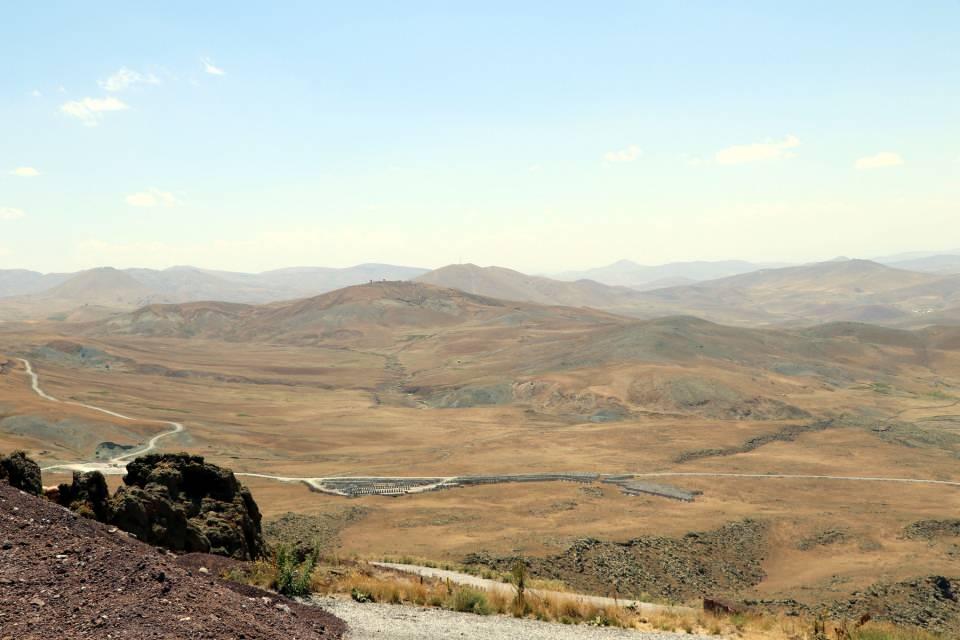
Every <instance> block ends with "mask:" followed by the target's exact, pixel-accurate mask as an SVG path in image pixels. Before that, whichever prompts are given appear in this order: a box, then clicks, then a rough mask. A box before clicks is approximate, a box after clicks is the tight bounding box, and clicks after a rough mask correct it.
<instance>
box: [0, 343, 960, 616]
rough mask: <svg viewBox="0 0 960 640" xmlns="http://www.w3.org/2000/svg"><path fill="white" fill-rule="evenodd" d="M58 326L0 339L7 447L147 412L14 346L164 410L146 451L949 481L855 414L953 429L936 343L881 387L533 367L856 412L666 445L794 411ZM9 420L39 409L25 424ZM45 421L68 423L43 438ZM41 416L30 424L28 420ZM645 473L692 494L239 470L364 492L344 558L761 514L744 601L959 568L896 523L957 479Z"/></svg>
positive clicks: (401, 468) (546, 542) (141, 436)
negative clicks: (680, 382) (499, 399)
mask: <svg viewBox="0 0 960 640" xmlns="http://www.w3.org/2000/svg"><path fill="white" fill-rule="evenodd" d="M59 339H63V338H62V336H57V335H55V334H53V333H50V332H47V331H44V330H40V329H29V330H19V331H8V332H6V333H4V334H2V335H0V343H2V352H0V361H2V360H3V359H4V358H8V359H11V362H12V365H10V366H8V367H7V372H6V373H5V374H4V375H2V376H0V419H2V421H0V426H2V428H0V450H10V449H13V448H24V449H26V450H27V451H28V452H29V453H30V455H31V456H33V457H35V458H37V459H38V460H39V461H40V462H41V464H42V465H50V464H56V463H62V462H76V461H85V460H91V459H93V456H94V454H95V449H96V447H97V445H98V444H99V443H100V442H103V441H111V442H115V443H118V444H121V445H133V444H138V443H140V442H143V441H144V440H145V439H146V438H148V437H149V436H150V435H151V434H153V433H156V432H157V431H158V430H160V429H161V428H162V427H159V426H158V425H156V424H151V423H149V422H139V421H125V420H120V419H116V418H111V417H110V416H106V415H104V414H101V413H97V412H94V411H91V410H89V409H84V408H82V407H78V406H74V405H69V404H63V403H53V402H49V401H47V400H44V399H42V398H40V397H38V396H37V395H36V394H35V393H33V391H32V390H31V387H30V381H29V378H28V377H27V375H26V372H25V370H24V368H23V366H22V365H21V364H20V363H19V361H16V360H12V359H13V358H15V357H18V356H26V357H30V358H31V361H32V362H33V364H34V368H35V370H36V371H37V373H38V374H39V375H40V380H41V384H42V386H43V388H44V390H45V391H46V392H48V393H50V394H51V395H53V396H55V397H57V398H60V399H64V400H75V401H79V402H83V403H89V404H95V405H98V406H102V407H105V408H109V409H111V410H114V411H119V412H121V413H125V414H128V415H132V416H137V417H141V418H144V419H158V420H175V421H179V422H183V423H184V424H185V426H186V431H185V432H184V433H182V434H179V435H176V436H172V437H170V438H168V439H165V440H163V441H161V443H160V445H159V450H161V451H180V450H187V451H190V452H193V453H197V454H201V455H204V456H206V457H207V458H208V459H209V460H211V461H212V462H215V463H217V464H222V465H226V466H229V467H231V468H232V469H234V470H235V471H238V472H254V473H264V474H275V475H281V476H307V477H316V476H333V475H397V476H453V475H469V474H508V473H532V472H543V471H583V472H596V473H636V474H642V473H656V472H672V471H682V472H704V473H743V474H798V475H830V476H882V477H896V478H920V479H937V480H952V481H960V464H958V458H957V455H956V450H955V449H953V448H952V446H953V445H952V444H950V445H949V446H927V445H924V444H922V443H920V444H918V443H910V442H907V443H905V442H902V441H901V442H898V441H896V440H895V439H892V438H888V437H882V436H883V435H884V432H882V431H878V430H876V429H875V428H873V426H872V425H873V423H872V422H871V418H870V416H875V419H876V423H877V424H881V423H883V422H884V421H887V420H890V419H893V418H896V419H898V420H902V421H910V422H911V423H913V424H921V425H933V427H931V428H932V429H934V430H933V433H937V434H942V435H943V436H944V437H947V438H949V437H953V436H958V435H960V433H958V431H957V427H958V425H960V418H956V417H954V416H955V414H960V410H958V406H956V405H957V401H956V400H955V399H954V397H953V395H952V394H953V393H954V391H955V390H956V389H957V388H958V385H957V378H955V377H954V374H955V372H956V366H955V365H956V359H955V357H954V355H953V352H944V353H943V354H941V355H940V356H937V357H938V365H937V367H936V372H935V373H932V372H931V370H930V368H922V367H914V366H912V365H907V366H904V367H901V368H899V369H898V371H897V373H896V375H897V378H896V384H893V385H890V383H885V385H889V386H879V387H878V386H877V385H876V384H874V381H873V380H872V379H870V378H868V377H865V378H864V379H861V380H849V381H847V382H845V383H844V384H843V385H838V386H833V387H831V388H828V387H827V386H826V385H824V384H822V383H821V382H820V381H818V379H816V378H813V377H796V376H792V377H791V376H778V375H771V374H769V373H764V374H762V375H760V374H758V375H757V376H756V378H753V379H752V378H751V375H750V374H749V373H748V372H745V371H744V369H742V368H732V367H731V368H725V367H724V366H723V365H721V364H717V363H716V362H715V361H709V362H694V363H688V364H676V363H673V364H671V363H643V364H638V363H632V364H629V363H626V364H620V365H616V366H614V365H610V366H604V367H601V366H594V367H581V368H568V369H566V370H564V371H562V372H560V373H547V374H543V375H541V376H540V378H539V379H540V380H543V379H550V380H551V381H552V382H555V383H558V384H561V385H563V386H564V388H576V389H580V390H581V391H583V390H585V389H588V390H590V391H591V393H593V394H594V396H597V395H600V396H609V397H620V396H623V395H625V394H626V393H627V391H626V388H627V387H628V386H629V384H628V383H629V380H631V379H634V380H635V379H637V378H644V379H658V378H662V377H669V376H676V375H681V374H684V372H685V371H686V372H688V373H689V372H695V373H697V375H705V374H704V371H707V372H709V376H711V379H719V380H723V381H724V383H725V384H727V385H729V386H730V387H731V388H745V389H747V388H751V385H753V387H754V388H756V387H759V388H763V389H765V390H766V394H767V395H769V396H772V397H777V398H780V399H781V400H782V401H784V402H786V403H789V404H790V405H792V406H796V407H800V408H801V409H804V410H806V411H809V412H810V413H811V414H812V415H814V416H822V415H827V414H830V415H842V414H845V413H850V412H857V413H858V415H859V416H860V420H859V422H857V423H856V424H842V425H838V426H835V427H831V428H826V429H823V430H817V431H810V432H806V433H800V434H799V435H797V436H796V437H795V438H794V439H793V440H787V441H783V440H774V441H772V442H769V443H765V444H763V445H762V446H759V447H757V448H755V449H753V450H749V451H744V452H741V453H732V454H730V455H711V456H706V457H702V458H695V459H691V460H688V461H685V462H680V461H678V457H679V456H681V455H682V454H684V453H688V452H691V451H698V450H703V449H732V448H737V447H740V446H742V445H743V444H744V443H746V442H748V441H750V440H751V439H752V438H756V437H759V436H764V435H767V434H772V433H776V432H778V431H779V430H781V429H783V428H784V427H786V426H789V425H803V424H808V423H809V422H811V418H796V419H781V420H776V419H766V420H763V419H731V418H729V417H717V418H712V417H708V416H704V415H698V414H697V413H696V412H689V413H687V414H683V413H682V412H678V411H676V410H669V409H666V408H659V407H658V406H656V404H655V403H651V404H650V405H649V407H648V409H647V410H645V411H643V412H635V413H633V414H631V415H629V416H626V417H623V418H621V419H616V420H611V421H600V422H598V421H590V420H585V419H582V418H581V419H577V418H575V417H571V415H570V414H569V413H564V412H562V411H552V412H551V411H549V410H548V409H549V408H550V407H548V406H546V405H542V406H538V405H531V404H527V405H523V404H520V403H510V404H498V405H492V406H473V407H459V408H437V407H435V406H430V405H429V404H428V403H427V402H425V401H424V400H423V397H421V396H419V395H416V394H414V393H413V392H412V391H411V390H410V385H411V384H412V383H411V381H414V382H416V383H419V384H424V383H425V382H427V381H428V382H429V383H430V384H431V385H443V384H444V383H453V382H458V381H459V380H460V379H462V377H463V376H464V375H465V374H463V370H464V368H468V367H474V368H481V369H484V371H485V373H484V374H483V376H487V378H485V380H487V379H488V380H490V381H495V380H496V378H497V371H499V370H502V369H503V366H502V365H500V364H497V365H496V366H495V365H494V364H491V363H494V362H495V361H499V360H502V359H504V358H508V357H509V354H505V353H503V352H498V353H497V355H496V358H488V359H486V360H483V357H484V356H483V354H482V353H481V352H480V350H478V349H477V350H474V352H473V356H471V357H472V358H473V360H471V361H470V362H464V360H466V359H467V358H466V356H464V355H463V351H464V350H461V355H459V360H460V363H459V364H460V366H459V367H457V366H454V365H450V366H449V367H448V368H447V369H448V370H447V372H446V373H444V370H445V367H443V366H437V364H436V363H437V362H443V361H444V358H445V357H446V358H450V357H453V358H454V359H455V360H456V359H457V356H449V355H447V356H444V355H443V354H441V353H439V352H438V350H437V349H436V348H435V347H433V346H429V344H428V343H429V341H424V344H427V348H425V349H419V350H418V349H407V350H405V349H402V348H401V349H395V348H390V347H366V348H360V347H354V346H351V347H348V346H343V345H334V346H330V347H316V346H309V347H294V346H289V345H274V344H269V343H238V342H234V343H225V342H221V341H217V340H206V339H197V338H193V339H174V338H166V339H160V338H139V337H119V338H109V339H98V338H89V337H84V338H69V339H70V340H76V341H78V342H79V341H81V340H82V343H83V345H84V346H85V347H88V348H91V349H95V350H96V352H97V353H102V354H108V356H109V357H108V358H107V360H109V364H110V366H109V368H107V367H106V366H85V365H80V364H77V363H76V362H74V361H71V360H69V359H64V358H59V359H58V358H56V357H43V353H42V352H40V353H38V352H37V347H39V346H42V345H46V344H49V343H51V342H52V341H56V340H59ZM445 348H449V344H448V343H447V346H446V347H445ZM878 349H879V348H878ZM38 355H40V356H41V357H38ZM522 355H523V353H522V352H521V353H520V355H519V356H518V357H521V356H522ZM894 355H895V354H894ZM891 357H892V356H891ZM905 359H907V360H908V359H909V358H905ZM429 363H433V366H432V367H428V364H429ZM454 364H455V363H454ZM101 365H102V363H101ZM481 377H482V376H481ZM476 378H477V376H476V375H474V374H473V373H471V374H470V379H471V380H475V379H476ZM885 379H889V378H885ZM618 394H619V396H618ZM592 397H593V396H592ZM23 416H29V417H31V418H39V419H40V422H38V423H26V424H25V423H23V421H22V420H23V419H22V417H23ZM864 416H867V417H866V418H864ZM18 417H19V418H18ZM64 420H66V421H68V422H69V424H71V425H82V427H83V428H82V429H77V428H73V429H72V430H70V431H69V433H68V432H66V431H64V432H63V433H62V437H56V436H57V431H56V430H57V429H58V428H60V427H58V425H61V424H62V423H63V421H64ZM41 423H42V424H43V425H46V426H45V427H44V428H40V427H38V426H37V424H41ZM51 434H53V435H51ZM951 442H952V441H951ZM65 477H66V476H65V475H63V474H56V473H47V474H45V478H44V481H45V483H47V484H53V483H55V482H57V481H59V480H61V479H62V478H65ZM117 481H118V478H116V477H114V478H112V479H111V482H117ZM659 481H662V482H668V483H671V484H675V485H677V486H680V487H683V488H685V489H690V490H698V491H702V492H703V493H702V495H700V496H698V497H697V499H696V500H695V501H694V502H692V503H684V502H678V501H673V500H668V499H665V498H658V497H652V496H640V497H638V496H626V495H622V494H621V493H620V492H619V490H618V489H617V488H616V487H612V486H609V485H602V484H599V483H595V484H592V485H580V484H575V483H539V484H524V485H516V484H503V485H496V486H485V487H476V488H463V489H454V490H448V491H441V492H434V493H426V494H420V495H408V496H403V497H399V498H386V497H364V498H358V499H346V498H342V497H337V496H330V495H325V494H320V493H316V492H311V491H309V490H308V489H307V487H306V486H305V485H303V484H300V483H282V482H276V481H272V480H267V479H259V478H245V479H244V482H245V483H247V484H248V485H249V486H250V487H251V488H252V490H253V492H254V495H255V497H256V498H257V500H258V503H259V504H260V507H261V510H262V511H263V513H264V515H265V516H266V517H267V519H269V518H271V517H274V516H277V515H280V514H283V513H285V512H288V511H292V512H300V513H307V514H319V513H337V512H340V511H341V510H342V509H343V508H344V507H345V506H347V505H348V504H349V505H351V506H361V507H363V508H364V510H365V516H364V517H363V518H361V519H359V520H357V521H355V522H353V523H351V524H349V525H348V526H347V527H346V528H345V529H344V530H342V531H341V532H340V542H339V553H341V554H343V555H353V554H356V555H359V556H366V557H377V556H386V555H391V556H399V555H412V556H418V557H424V558H431V559H438V560H458V559H460V558H462V557H463V556H464V555H465V554H466V553H469V552H473V551H477V550H487V551H490V552H493V553H503V554H506V553H517V552H519V553H523V554H532V555H548V554H551V553H557V552H559V551H561V550H563V549H564V548H565V547H566V546H567V545H569V544H570V543H571V542H572V541H573V540H575V539H577V538H581V537H595V538H599V539H604V540H627V539H630V538H634V537H637V536H641V535H665V536H680V535H683V534H685V533H686V532H689V531H697V530H708V529H712V528H715V527H717V526H720V525H722V524H724V523H727V522H730V521H733V520H738V519H742V518H759V519H763V520H766V521H769V522H771V523H772V536H771V539H772V540H773V541H774V543H773V544H772V545H771V547H770V549H769V553H768V555H767V556H766V558H765V560H764V569H765V571H766V573H767V576H768V577H767V579H766V580H765V581H764V582H762V583H761V584H760V585H759V587H757V590H756V591H757V594H758V595H762V596H764V597H786V596H789V597H797V598H802V597H804V596H805V595H815V596H817V597H819V596H821V595H824V594H827V595H830V594H842V593H846V592H849V591H851V590H853V589H856V588H859V587H863V586H865V585H867V584H870V583H872V582H875V581H876V580H877V579H879V578H881V577H883V578H904V577H908V576H913V575H920V574H924V575H925V574H930V573H941V574H943V573H947V574H949V573H951V572H953V573H954V574H957V573H960V553H958V549H957V547H956V545H955V544H951V543H950V542H949V541H948V542H942V541H941V542H936V543H929V542H926V541H916V540H906V539H904V538H903V536H902V531H903V527H904V526H906V525H908V524H910V523H912V522H915V521H917V520H921V519H928V518H944V517H950V516H955V515H956V514H957V513H960V487H955V486H949V485H927V484H903V483H893V482H869V481H854V480H827V479H823V480H815V479H788V478H731V477H728V478H722V477H682V478H661V479H660V480H659ZM831 528H842V529H844V530H845V531H846V532H847V534H848V535H847V537H846V538H845V540H844V541H843V542H841V543H838V544H837V545H831V546H822V547H815V548H813V549H809V550H806V551H801V550H798V549H797V547H796V541H797V540H798V539H801V538H804V537H809V536H811V535H815V534H816V533H817V532H820V531H824V530H827V529H831ZM840 551H842V553H840ZM800 585H804V586H803V587H802V588H801V586H800Z"/></svg>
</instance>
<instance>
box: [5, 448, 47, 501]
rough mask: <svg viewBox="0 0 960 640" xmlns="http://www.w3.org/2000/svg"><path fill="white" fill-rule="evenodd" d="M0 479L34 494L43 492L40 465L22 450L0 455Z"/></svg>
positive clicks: (37, 494)
mask: <svg viewBox="0 0 960 640" xmlns="http://www.w3.org/2000/svg"><path fill="white" fill-rule="evenodd" d="M0 480H6V481H7V482H8V483H9V484H10V486H11V487H15V488H17V489H20V490H21V491H24V492H26V493H30V494H33V495H35V496H39V495H40V494H41V493H42V492H43V483H41V482H40V465H38V464H37V463H36V462H34V461H33V460H31V459H30V458H28V457H27V454H26V453H24V452H23V451H14V452H13V453H11V454H10V455H8V456H0Z"/></svg>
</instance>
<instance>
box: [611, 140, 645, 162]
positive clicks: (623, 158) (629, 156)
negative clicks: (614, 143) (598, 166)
mask: <svg viewBox="0 0 960 640" xmlns="http://www.w3.org/2000/svg"><path fill="white" fill-rule="evenodd" d="M641 153H642V152H641V151H640V147H638V146H637V145H635V144H631V145H630V146H628V147H627V148H626V149H618V150H616V151H608V152H606V153H605V154H603V159H604V161H605V162H633V161H634V160H636V159H637V158H639V157H640V155H641Z"/></svg>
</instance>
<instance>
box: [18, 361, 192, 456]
mask: <svg viewBox="0 0 960 640" xmlns="http://www.w3.org/2000/svg"><path fill="white" fill-rule="evenodd" d="M19 360H20V362H22V363H23V366H24V368H25V369H26V372H27V375H28V376H30V386H31V387H32V388H33V390H34V392H36V394H37V395H38V396H40V397H41V398H43V399H44V400H49V401H50V402H59V403H62V404H70V405H73V406H76V407H83V408H84V409H90V410H91V411H99V412H100V413H105V414H107V415H109V416H113V417H114V418H120V419H121V420H129V421H131V422H154V423H157V424H166V425H170V426H171V427H173V428H172V429H170V430H168V431H164V432H162V433H158V434H157V435H155V436H153V437H152V438H150V439H149V440H148V441H147V444H145V445H144V446H142V447H139V448H135V449H132V450H130V451H127V452H126V453H124V454H122V455H119V456H116V457H114V458H111V459H110V460H108V461H107V462H77V463H68V464H61V465H51V466H49V467H44V468H43V469H42V470H43V471H52V470H63V471H99V472H101V473H105V474H121V473H126V472H127V470H126V464H127V462H128V461H130V460H132V459H133V458H136V457H137V456H140V455H143V454H145V453H148V452H150V451H153V450H154V449H156V448H157V443H158V442H160V440H162V439H163V438H166V437H168V436H172V435H174V434H177V433H180V432H181V431H183V430H184V429H185V427H184V426H183V424H181V423H179V422H172V421H169V420H155V419H152V418H133V417H131V416H126V415H123V414H122V413H117V412H116V411H111V410H110V409H104V408H103V407H98V406H96V405H92V404H85V403H83V402H75V401H73V400H60V399H58V398H54V397H53V396H51V395H50V394H48V393H47V392H46V391H44V390H43V388H42V387H41V386H40V377H39V376H38V375H37V373H36V372H35V371H34V370H33V365H31V364H30V361H29V360H27V359H26V358H19Z"/></svg>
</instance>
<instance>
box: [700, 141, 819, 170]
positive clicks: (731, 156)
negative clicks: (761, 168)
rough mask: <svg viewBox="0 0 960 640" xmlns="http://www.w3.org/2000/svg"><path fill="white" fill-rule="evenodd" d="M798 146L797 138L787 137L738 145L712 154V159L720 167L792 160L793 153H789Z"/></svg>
mask: <svg viewBox="0 0 960 640" xmlns="http://www.w3.org/2000/svg"><path fill="white" fill-rule="evenodd" d="M799 146H800V138H798V137H797V136H787V137H786V138H784V139H783V140H780V141H775V140H767V141H766V142H755V143H753V144H738V145H734V146H732V147H727V148H726V149H721V150H720V151H717V152H716V153H715V154H713V159H714V161H715V162H716V163H717V164H722V165H733V164H747V163H749V162H767V161H770V160H781V159H784V158H792V157H793V156H794V153H793V152H792V151H790V149H795V148H797V147H799Z"/></svg>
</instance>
